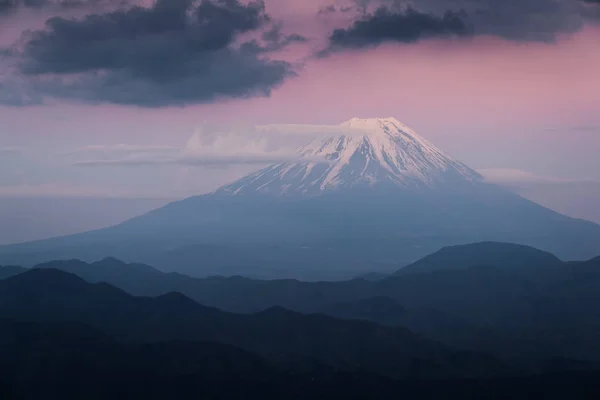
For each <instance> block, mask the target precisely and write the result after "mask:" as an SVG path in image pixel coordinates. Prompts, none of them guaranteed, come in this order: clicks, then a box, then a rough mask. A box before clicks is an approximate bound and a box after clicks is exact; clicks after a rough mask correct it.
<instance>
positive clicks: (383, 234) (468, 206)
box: [0, 118, 600, 280]
mask: <svg viewBox="0 0 600 400" xmlns="http://www.w3.org/2000/svg"><path fill="white" fill-rule="evenodd" d="M340 132H343V133H342V134H338V135H335V136H332V137H327V138H321V139H317V140H314V141H313V142H311V143H309V144H308V145H306V146H304V147H302V148H301V149H299V150H298V157H297V159H294V161H293V162H286V163H278V164H273V165H270V166H267V167H265V168H263V169H261V170H259V171H257V172H254V173H251V174H249V175H248V176H245V177H243V178H241V179H239V180H237V181H235V182H233V183H230V184H228V185H225V186H223V187H221V188H219V189H218V190H216V191H215V192H213V193H210V194H206V195H202V196H195V197H191V198H188V199H185V200H181V201H177V202H174V203H170V204H168V205H166V206H165V207H162V208H159V209H157V210H154V211H151V212H149V213H147V214H145V215H142V216H140V217H136V218H133V219H131V220H128V221H125V222H123V223H121V224H119V225H116V226H113V227H110V228H106V229H101V230H97V231H92V232H86V233H82V234H77V235H71V236H66V237H60V238H54V239H48V240H43V241H36V242H29V243H23V244H17V245H10V246H4V247H0V264H1V263H4V264H21V265H23V264H24V265H33V264H36V263H39V262H44V261H48V260H51V259H65V258H79V259H82V260H84V261H94V260H98V259H101V258H104V257H106V256H113V257H117V258H120V259H123V260H125V261H130V262H144V263H148V264H150V265H153V266H156V267H158V268H159V269H163V270H167V271H179V272H184V273H187V274H190V275H195V276H206V275H236V274H237V275H244V276H252V277H259V278H281V277H294V278H299V279H311V280H314V279H344V278H349V277H351V276H356V275H358V274H361V273H364V272H373V271H379V272H391V271H396V270H397V269H398V268H399V267H401V266H403V265H406V264H408V263H411V262H413V261H416V260H417V259H419V258H421V257H423V256H425V255H427V254H429V253H432V252H434V251H437V250H438V249H440V248H441V247H444V246H449V245H457V244H465V243H470V242H480V241H499V242H512V243H518V244H524V245H529V246H533V247H537V248H539V249H542V250H546V251H549V252H552V253H554V254H555V255H557V256H558V257H560V258H562V259H564V260H576V259H589V258H592V257H594V256H596V255H598V254H600V226H599V225H596V224H594V223H592V222H588V221H584V220H578V219H573V218H569V217H566V216H564V215H561V214H559V213H557V212H554V211H552V210H550V209H547V208H545V207H542V206H540V205H538V204H536V203H533V202H531V201H529V200H526V199H524V198H522V197H520V196H518V195H516V194H514V193H512V192H509V191H506V190H504V189H502V188H499V187H497V186H494V185H490V184H487V183H486V182H485V181H484V180H483V178H482V177H481V176H480V175H479V174H478V173H477V172H475V171H474V170H472V169H471V168H469V167H468V166H467V165H465V164H463V163H462V162H460V161H458V160H456V159H454V158H453V157H451V156H449V155H447V154H446V153H444V152H443V151H442V150H440V149H438V148H437V147H435V146H434V145H433V144H431V143H430V142H428V141H427V140H425V139H424V138H422V137H421V136H419V135H418V134H417V133H415V132H414V131H413V130H411V129H410V128H408V127H407V126H405V125H403V124H402V123H400V122H399V121H398V120H396V119H394V118H372V119H359V118H353V119H351V120H349V121H347V122H345V123H343V124H342V125H341V129H340Z"/></svg>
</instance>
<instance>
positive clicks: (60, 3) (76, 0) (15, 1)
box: [0, 0, 129, 16]
mask: <svg viewBox="0 0 600 400" xmlns="http://www.w3.org/2000/svg"><path fill="white" fill-rule="evenodd" d="M128 3H129V1H128V0H0V16H2V15H9V14H12V13H14V12H16V11H18V10H20V9H30V10H55V11H64V10H71V9H79V8H93V7H101V6H111V7H115V6H125V5H127V4H128Z"/></svg>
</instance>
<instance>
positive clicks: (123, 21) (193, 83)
mask: <svg viewBox="0 0 600 400" xmlns="http://www.w3.org/2000/svg"><path fill="white" fill-rule="evenodd" d="M253 34H254V35H255V36H256V35H258V37H257V38H248V37H247V36H248V35H253ZM302 40H303V37H301V36H300V35H297V34H293V35H284V34H283V33H282V31H281V26H280V25H277V24H275V23H274V21H273V20H272V18H271V17H270V16H269V14H267V12H266V10H265V5H264V3H263V2H262V1H250V2H242V1H238V0H201V1H194V0H157V1H156V2H155V3H154V4H153V5H152V6H150V7H142V6H132V7H129V8H123V9H117V10H114V11H109V12H105V13H96V14H90V15H87V16H85V17H83V18H79V19H77V18H63V17H53V18H50V19H48V20H47V21H46V24H45V27H44V29H42V30H35V31H33V32H29V33H27V34H26V35H24V37H23V42H24V43H23V44H22V46H20V48H18V49H13V51H12V53H11V55H12V66H13V68H14V71H15V73H16V74H17V76H18V77H20V78H22V79H23V80H24V81H26V82H27V83H28V84H29V85H30V87H29V89H30V92H31V93H36V94H38V97H35V96H32V95H28V96H18V95H15V94H13V95H10V94H9V95H7V94H5V95H2V96H0V101H3V102H4V104H9V105H23V104H31V103H36V102H43V101H44V100H45V99H48V98H49V99H63V100H64V99H66V100H74V101H82V102H88V103H113V104H122V105H136V106H142V107H163V106H184V105H188V104H198V103H209V102H214V101H217V100H220V99H222V98H245V97H252V96H267V95H269V93H270V92H271V90H272V89H274V88H275V87H277V86H279V85H281V84H282V83H283V82H284V81H285V80H286V79H287V78H289V77H292V76H294V75H295V71H294V67H293V66H292V65H291V64H290V63H288V62H286V61H283V60H276V59H273V58H271V57H270V54H271V53H272V52H274V51H278V50H280V49H282V48H284V47H286V46H288V45H290V44H291V43H294V42H300V41H302ZM8 82H10V80H5V81H4V82H3V83H2V85H3V87H2V89H3V91H6V92H8V93H10V89H12V91H13V92H14V91H17V92H20V93H22V92H24V91H25V90H24V89H26V88H15V87H9V86H8V85H9V83H8ZM24 98H25V99H29V101H26V100H24Z"/></svg>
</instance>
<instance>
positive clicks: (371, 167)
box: [218, 118, 481, 195]
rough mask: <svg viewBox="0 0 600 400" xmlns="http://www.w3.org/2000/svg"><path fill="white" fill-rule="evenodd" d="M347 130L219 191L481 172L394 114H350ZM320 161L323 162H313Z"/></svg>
mask: <svg viewBox="0 0 600 400" xmlns="http://www.w3.org/2000/svg"><path fill="white" fill-rule="evenodd" d="M341 126H342V127H343V128H347V129H346V132H348V133H347V134H344V135H339V136H333V137H328V138H325V139H316V140H314V141H312V142H311V143H309V144H308V145H306V146H304V147H302V148H301V149H299V151H298V152H299V154H300V156H301V157H302V158H305V159H307V160H309V159H310V160H317V161H309V162H296V163H283V164H274V165H270V166H268V167H267V168H264V169H262V170H260V171H257V172H255V173H253V174H250V175H248V176H246V177H244V178H242V179H240V180H238V181H236V182H234V183H231V184H229V185H227V186H225V187H223V188H221V189H220V190H219V191H218V192H221V193H230V194H236V195H237V194H248V193H264V194H276V195H317V194H320V193H323V192H328V191H332V190H336V189H338V190H339V189H344V188H346V189H347V188H356V187H364V188H366V187H375V186H383V185H387V186H397V187H399V188H405V189H410V188H426V187H427V188H431V187H439V186H445V187H450V186H452V185H455V184H465V183H473V182H478V181H481V176H480V175H479V174H478V173H476V172H475V171H473V170H472V169H470V168H469V167H467V166H466V165H464V164H463V163H461V162H459V161H457V160H455V159H454V158H452V157H450V156H449V155H447V154H445V153H444V152H443V151H441V150H440V149H438V148H437V147H435V146H434V145H433V144H431V143H429V142H428V141H427V140H425V139H424V138H422V137H421V136H419V135H418V134H417V133H415V132H414V131H413V130H411V129H410V128H408V127H407V126H405V125H403V124H402V123H400V122H399V121H398V120H397V119H395V118H373V119H360V118H353V119H351V120H349V121H347V122H345V123H343V124H341ZM318 160H322V161H318Z"/></svg>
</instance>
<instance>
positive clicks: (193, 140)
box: [74, 125, 360, 167]
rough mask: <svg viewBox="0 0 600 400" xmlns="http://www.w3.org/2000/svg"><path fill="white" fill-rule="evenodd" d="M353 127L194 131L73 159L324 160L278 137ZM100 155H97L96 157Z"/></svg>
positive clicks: (102, 162) (91, 149) (135, 162)
mask: <svg viewBox="0 0 600 400" xmlns="http://www.w3.org/2000/svg"><path fill="white" fill-rule="evenodd" d="M357 133H360V131H358V130H356V129H350V128H343V127H339V126H330V125H262V126H256V127H251V128H243V129H234V130H229V131H225V132H223V131H212V132H206V131H203V130H198V131H197V132H196V133H194V134H193V135H192V136H191V137H190V139H189V140H188V141H187V143H186V144H185V146H183V147H180V148H177V147H168V146H143V145H142V146H138V145H125V144H122V145H117V146H102V145H99V146H86V147H84V148H82V149H79V150H78V153H79V154H84V153H85V154H88V155H89V154H91V153H96V155H97V156H96V157H95V158H86V159H83V160H78V161H76V162H74V165H77V166H148V165H182V166H207V167H210V166H217V167H218V166H228V165H266V164H274V163H283V162H307V161H311V162H327V161H326V160H325V159H323V158H316V157H306V156H302V155H300V154H299V153H298V151H297V147H296V146H291V145H290V144H289V143H286V141H285V140H284V142H283V143H281V142H280V143H277V140H280V139H281V138H282V137H286V136H287V137H289V136H299V137H302V138H303V140H302V143H305V142H306V141H307V139H308V138H311V137H315V136H319V135H336V134H337V135H341V134H357ZM98 155H100V156H98Z"/></svg>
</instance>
